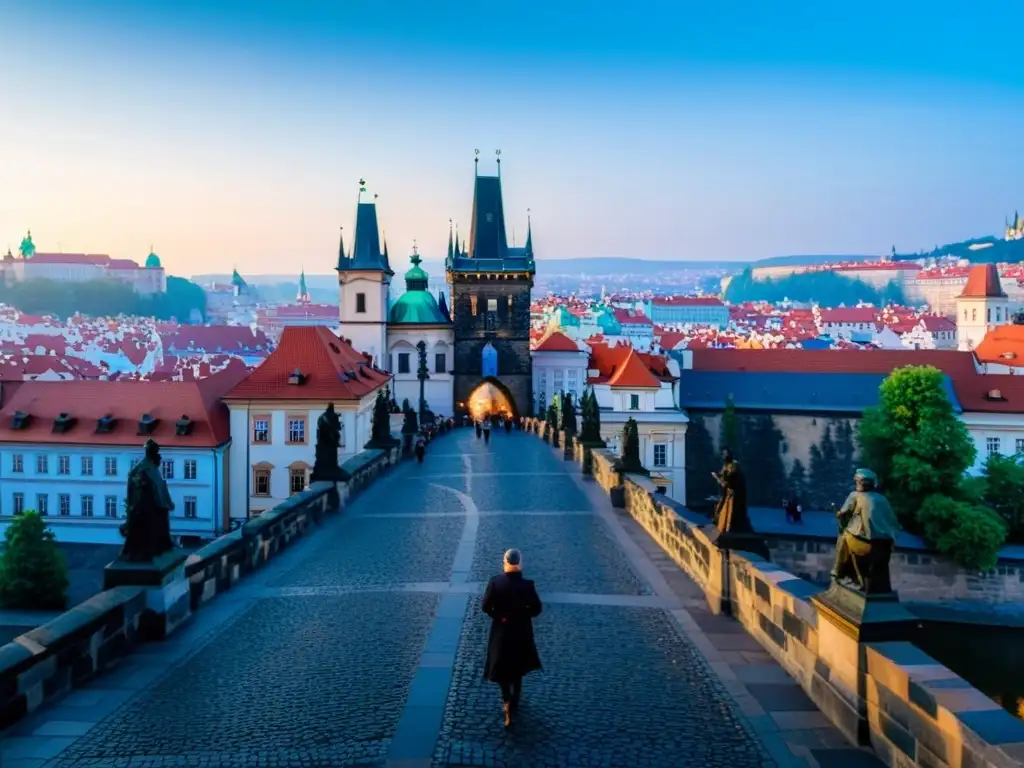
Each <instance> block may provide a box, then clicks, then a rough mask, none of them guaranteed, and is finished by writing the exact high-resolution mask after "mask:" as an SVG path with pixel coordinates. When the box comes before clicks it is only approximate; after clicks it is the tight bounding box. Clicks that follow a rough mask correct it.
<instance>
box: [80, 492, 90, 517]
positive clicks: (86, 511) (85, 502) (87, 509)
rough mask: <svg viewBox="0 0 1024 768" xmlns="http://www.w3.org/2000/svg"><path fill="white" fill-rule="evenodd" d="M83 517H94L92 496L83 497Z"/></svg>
mask: <svg viewBox="0 0 1024 768" xmlns="http://www.w3.org/2000/svg"><path fill="white" fill-rule="evenodd" d="M82 517H92V496H83V497H82Z"/></svg>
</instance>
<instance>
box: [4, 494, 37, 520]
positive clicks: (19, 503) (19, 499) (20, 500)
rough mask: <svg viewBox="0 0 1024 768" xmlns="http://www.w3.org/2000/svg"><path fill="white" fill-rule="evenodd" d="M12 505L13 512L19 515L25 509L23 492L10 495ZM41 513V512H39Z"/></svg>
mask: <svg viewBox="0 0 1024 768" xmlns="http://www.w3.org/2000/svg"><path fill="white" fill-rule="evenodd" d="M11 501H12V506H13V507H14V514H16V515H20V514H21V513H22V512H24V511H25V494H24V493H15V494H13V495H12V496H11ZM40 514H42V513H40Z"/></svg>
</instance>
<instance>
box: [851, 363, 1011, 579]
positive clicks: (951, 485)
mask: <svg viewBox="0 0 1024 768" xmlns="http://www.w3.org/2000/svg"><path fill="white" fill-rule="evenodd" d="M879 395H880V396H879V404H878V405H877V406H876V407H873V408H869V409H867V410H866V411H865V412H864V417H863V418H862V419H861V421H860V424H859V426H858V431H857V438H858V442H859V443H860V449H861V456H862V462H863V463H864V465H865V466H868V467H870V468H871V469H873V470H875V472H876V473H877V474H878V478H879V482H880V489H881V490H882V492H883V493H885V494H886V496H888V498H889V500H890V502H891V503H892V506H893V509H894V510H895V511H896V514H897V515H898V516H899V518H900V520H901V522H902V523H903V525H904V526H905V527H906V528H908V529H909V530H912V531H917V532H919V533H921V534H922V535H923V536H924V537H925V539H926V540H927V541H929V542H930V543H931V544H932V545H933V546H935V547H936V548H937V549H938V550H939V551H940V552H944V553H946V554H948V555H950V556H952V557H954V558H955V559H956V560H957V561H958V562H960V563H961V564H962V565H965V566H968V567H988V565H990V564H991V563H993V562H994V558H995V557H996V553H997V552H998V549H999V547H1000V546H1002V544H1003V542H1004V541H1005V540H1006V526H1005V525H1004V524H1003V522H1002V521H1001V520H1000V519H999V517H998V516H997V515H996V514H994V513H992V512H991V511H989V510H987V509H985V508H983V507H980V506H977V505H976V504H973V503H972V501H971V500H970V499H969V498H968V497H967V495H966V493H965V489H964V473H965V472H966V471H967V469H968V468H969V467H970V466H971V465H972V464H973V463H974V459H975V456H976V454H977V451H976V449H975V447H974V442H973V441H972V440H971V437H970V435H969V434H968V432H967V427H966V426H964V423H963V422H962V421H961V420H960V419H958V418H957V416H956V414H955V413H954V412H953V405H952V403H951V402H950V401H949V398H948V397H947V395H946V390H945V387H944V386H943V378H942V373H941V372H940V371H938V370H937V369H935V368H932V367H930V366H908V367H906V368H900V369H898V370H896V371H893V372H892V373H891V374H890V375H889V376H888V377H887V378H886V379H885V381H884V382H882V386H881V388H880V390H879Z"/></svg>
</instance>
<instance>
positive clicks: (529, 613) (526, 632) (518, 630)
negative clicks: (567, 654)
mask: <svg viewBox="0 0 1024 768" xmlns="http://www.w3.org/2000/svg"><path fill="white" fill-rule="evenodd" d="M481 608H482V609H483V612H484V613H486V614H487V615H488V616H490V617H491V634H490V637H489V638H488V640H487V663H486V664H485V665H484V679H485V680H490V681H491V682H495V683H500V682H504V681H511V680H515V679H517V678H520V677H522V676H523V675H525V674H527V673H528V672H533V671H534V670H536V669H540V668H541V666H540V656H539V655H538V654H537V645H536V643H535V642H534V640H533V619H534V618H535V617H537V616H540V612H541V602H540V597H538V596H537V588H536V587H535V586H534V584H533V582H532V581H530V580H529V579H526V578H523V574H521V573H502V574H499V575H498V576H495V577H494V578H493V579H491V581H490V582H489V583H488V584H487V589H486V590H485V591H484V599H483V603H482V605H481Z"/></svg>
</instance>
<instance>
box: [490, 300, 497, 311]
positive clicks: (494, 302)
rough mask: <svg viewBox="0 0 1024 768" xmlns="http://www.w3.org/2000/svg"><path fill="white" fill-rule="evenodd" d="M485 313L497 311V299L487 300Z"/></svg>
mask: <svg viewBox="0 0 1024 768" xmlns="http://www.w3.org/2000/svg"><path fill="white" fill-rule="evenodd" d="M487 311H488V312H497V311H498V300H497V299H488V300H487Z"/></svg>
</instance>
